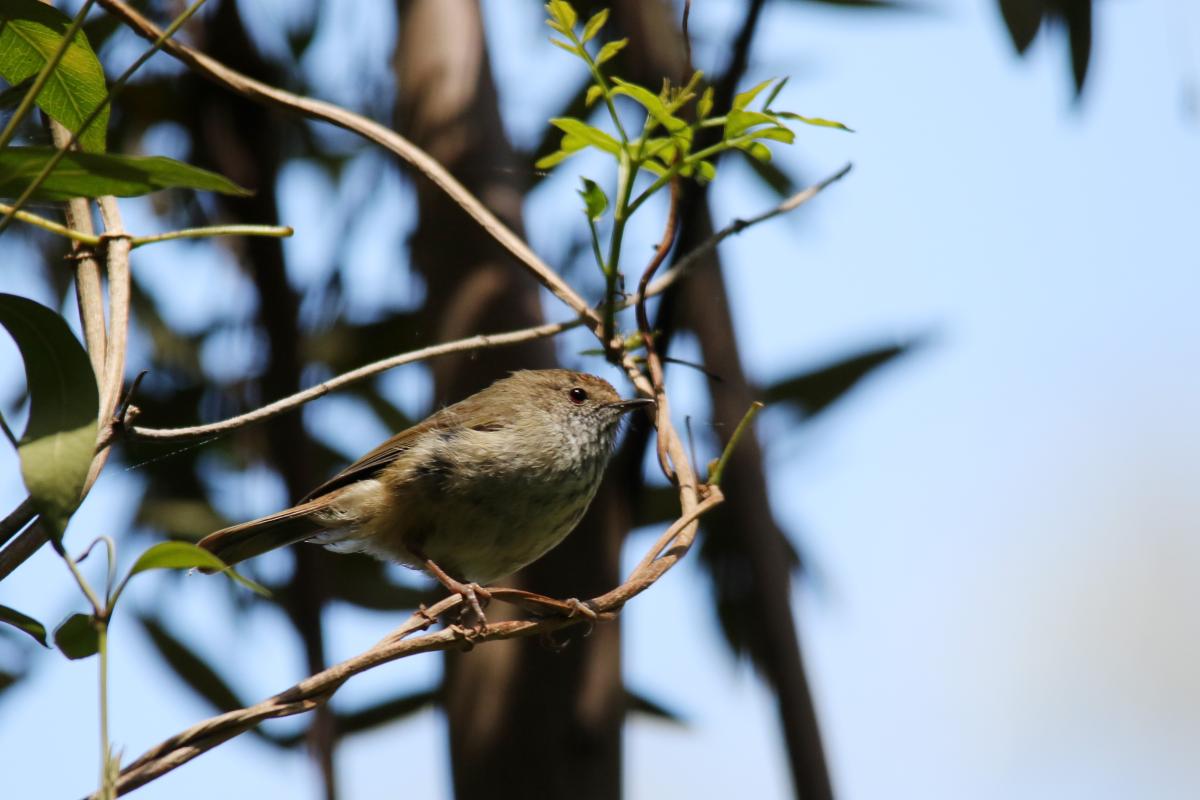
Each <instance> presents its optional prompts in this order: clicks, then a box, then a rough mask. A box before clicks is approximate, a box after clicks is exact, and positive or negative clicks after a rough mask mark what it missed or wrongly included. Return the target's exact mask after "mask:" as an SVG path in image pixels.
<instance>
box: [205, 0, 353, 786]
mask: <svg viewBox="0 0 1200 800" xmlns="http://www.w3.org/2000/svg"><path fill="white" fill-rule="evenodd" d="M205 20H206V28H205V30H204V32H203V36H204V49H205V50H206V51H207V52H208V53H210V54H211V55H212V56H213V57H214V58H216V59H218V60H219V61H221V62H223V63H225V64H228V65H229V66H231V67H233V68H234V69H236V70H239V71H241V72H244V73H245V74H247V75H250V76H251V77H255V78H259V79H261V80H265V81H267V82H269V83H279V82H280V81H279V76H277V75H273V74H271V72H270V70H269V68H268V67H267V66H266V63H265V62H264V61H263V60H262V59H260V58H259V57H258V55H257V52H256V51H255V48H254V45H253V43H252V42H251V41H250V39H249V37H248V36H247V35H246V31H245V28H244V26H243V24H242V20H241V18H240V16H239V14H238V10H237V4H236V3H235V2H233V1H232V0H224V2H222V3H221V4H220V5H219V6H217V8H216V9H215V11H214V13H213V14H212V15H211V16H208V17H205ZM186 80H188V81H189V82H190V84H191V86H190V94H189V96H191V97H194V98H196V102H195V103H194V105H193V106H192V108H193V110H194V115H193V116H192V117H191V118H190V119H189V127H190V130H191V134H192V137H191V138H192V141H193V142H194V143H195V146H196V148H197V153H196V155H197V160H198V161H199V162H200V163H206V164H213V165H216V168H217V171H219V172H221V173H223V174H225V175H228V176H230V177H231V178H233V180H235V181H237V182H238V183H240V184H242V185H244V186H248V187H253V188H254V189H255V190H256V191H255V194H254V195H253V196H251V197H245V198H234V197H223V198H221V200H220V202H221V204H222V207H223V209H224V210H226V211H227V212H228V216H229V218H230V219H236V220H238V221H239V222H243V223H250V224H262V225H278V224H280V223H279V213H278V206H277V203H276V195H275V184H276V179H277V178H278V174H279V169H280V167H281V165H282V163H283V158H284V154H283V152H282V148H281V147H280V142H281V140H282V138H283V137H282V132H281V131H280V130H279V126H278V125H277V124H276V122H277V120H276V117H275V116H274V115H273V114H272V112H271V111H269V110H268V109H266V108H264V107H263V106H261V105H259V104H256V103H251V102H249V101H247V100H244V99H242V98H241V97H238V96H237V95H234V94H231V93H230V92H228V91H226V90H224V89H222V88H219V87H217V86H214V85H213V84H210V83H209V82H207V81H203V80H200V79H197V78H191V77H189V78H187V79H186ZM242 241H243V244H242V248H243V249H241V250H240V251H238V254H239V256H240V260H241V262H242V264H243V265H244V266H245V267H246V269H247V270H248V271H249V273H250V275H251V276H252V278H253V280H254V285H255V289H256V290H257V293H258V301H259V324H260V325H261V326H262V329H263V332H264V333H265V335H266V338H267V343H268V348H269V359H268V361H267V367H266V369H265V371H264V372H263V375H262V377H261V378H260V379H259V381H258V389H259V392H260V394H261V397H262V398H263V399H264V400H272V399H275V398H278V397H285V396H287V395H289V394H292V393H294V392H297V391H299V390H300V388H301V386H300V374H301V369H302V367H303V360H302V357H301V354H300V346H301V343H302V342H303V337H304V334H303V331H302V330H301V328H300V325H299V319H298V316H299V306H300V299H299V297H298V296H297V294H296V292H295V290H293V289H292V287H291V285H290V284H289V283H288V278H287V266H286V263H285V261H284V255H283V248H282V246H281V245H280V242H279V240H278V239H273V238H266V237H257V236H254V237H247V238H246V239H244V240H242ZM264 428H265V434H266V445H267V452H266V458H267V460H268V463H270V464H271V465H272V466H273V467H275V468H276V469H277V470H279V472H280V474H281V475H282V477H283V479H284V482H285V483H286V485H287V489H288V494H289V495H290V496H291V500H293V501H295V500H297V499H299V498H300V497H301V496H303V495H304V494H305V493H306V492H307V491H308V490H309V489H310V488H311V487H312V485H313V484H314V483H315V481H314V480H313V478H314V476H313V474H312V469H311V466H310V461H311V458H310V457H311V452H310V450H309V446H308V439H307V437H306V436H305V433H304V426H303V419H302V417H301V415H300V414H299V413H292V414H281V415H279V416H276V417H274V418H272V419H271V420H269V421H268V422H266V423H265V425H264ZM291 551H292V552H293V553H294V555H295V559H296V565H295V571H294V573H293V575H292V579H291V582H290V585H289V587H288V588H287V590H286V591H285V592H284V593H283V596H284V597H285V598H286V599H285V600H284V601H283V602H284V605H285V610H286V611H287V614H288V617H289V618H290V619H291V621H292V624H293V626H294V627H295V629H296V632H297V633H298V635H299V636H300V639H301V642H302V644H303V648H304V655H305V665H306V667H307V669H308V670H309V672H310V673H315V672H319V671H320V670H322V669H324V668H325V666H326V664H325V653H324V649H325V646H324V633H323V630H322V626H321V608H322V606H323V605H324V602H325V598H326V597H327V596H328V592H327V589H326V584H325V581H324V575H325V572H324V570H323V568H322V562H323V561H324V560H325V559H326V558H327V557H328V556H327V554H326V553H325V552H324V551H321V550H318V549H317V548H313V547H295V548H291ZM335 737H336V733H335V730H334V725H333V716H332V712H331V710H330V708H329V706H327V705H322V706H318V707H317V710H316V711H315V712H314V717H313V721H312V727H311V728H310V730H309V745H310V750H311V752H312V756H313V759H314V761H315V762H316V764H317V766H318V769H319V770H320V773H321V780H322V785H323V789H324V796H325V797H326V799H327V800H335V798H336V797H337V787H336V783H335V776H334V764H333V755H334V748H335V744H336V742H335Z"/></svg>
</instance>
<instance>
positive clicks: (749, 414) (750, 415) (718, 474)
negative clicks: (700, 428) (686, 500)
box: [708, 400, 763, 486]
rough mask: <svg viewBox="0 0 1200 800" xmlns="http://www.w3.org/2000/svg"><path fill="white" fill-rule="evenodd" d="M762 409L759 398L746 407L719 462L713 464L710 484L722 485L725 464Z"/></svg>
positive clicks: (709, 476) (709, 477) (709, 475)
mask: <svg viewBox="0 0 1200 800" xmlns="http://www.w3.org/2000/svg"><path fill="white" fill-rule="evenodd" d="M762 410H763V404H762V403H760V402H759V401H758V400H755V401H754V402H753V403H751V404H750V408H748V409H746V413H745V414H744V415H743V416H742V420H741V422H739V423H738V425H737V427H736V428H734V430H733V436H730V437H729V442H728V443H727V444H726V445H725V450H724V451H723V452H722V453H721V457H720V458H719V459H717V463H716V464H714V465H713V468H712V470H711V471H710V472H709V474H708V485H709V486H720V485H721V478H722V476H724V474H725V465H726V464H728V463H729V457H730V456H731V455H733V451H734V450H736V449H737V445H738V442H739V441H741V438H742V435H743V434H744V433H745V432H746V430H747V429H748V428H749V427H750V423H752V422H753V421H754V418H755V417H756V416H758V412H759V411H762Z"/></svg>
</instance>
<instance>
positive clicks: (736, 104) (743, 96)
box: [733, 78, 775, 111]
mask: <svg viewBox="0 0 1200 800" xmlns="http://www.w3.org/2000/svg"><path fill="white" fill-rule="evenodd" d="M774 80H775V79H774V78H768V79H767V80H765V81H763V82H762V83H760V84H758V85H757V86H754V87H751V88H749V89H747V90H746V91H744V92H740V93H738V94H736V95H734V96H733V109H734V110H735V111H740V110H742V109H744V108H746V106H748V105H750V103H751V102H752V101H753V100H754V98H756V97H758V94H759V92H761V91H762V90H763V89H765V88H767V87H768V86H770V85H771V83H772V81H774Z"/></svg>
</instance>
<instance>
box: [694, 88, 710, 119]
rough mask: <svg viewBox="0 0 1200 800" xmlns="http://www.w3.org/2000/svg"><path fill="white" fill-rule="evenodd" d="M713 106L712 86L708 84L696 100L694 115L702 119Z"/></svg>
mask: <svg viewBox="0 0 1200 800" xmlns="http://www.w3.org/2000/svg"><path fill="white" fill-rule="evenodd" d="M712 107H713V87H711V86H709V87H708V88H707V89H705V90H704V92H703V94H701V95H700V99H699V100H697V101H696V115H697V116H698V117H699V118H700V119H704V118H705V117H707V116H708V115H709V114H710V113H711V112H712Z"/></svg>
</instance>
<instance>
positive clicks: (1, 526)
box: [0, 497, 37, 545]
mask: <svg viewBox="0 0 1200 800" xmlns="http://www.w3.org/2000/svg"><path fill="white" fill-rule="evenodd" d="M35 516H37V509H35V508H34V507H33V498H32V497H26V498H25V499H24V500H22V501H21V504H20V505H19V506H17V507H16V508H14V509H13V510H12V512H10V513H9V515H8V516H7V517H5V518H4V519H0V545H2V544H4V543H5V542H7V541H8V540H9V539H11V538H12V537H13V536H14V535H16V534H17V533H18V532H19V531H20V530H21V529H22V528H24V527H25V526H26V525H28V524H29V523H30V521H31V520H32V519H33V518H34V517H35Z"/></svg>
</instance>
